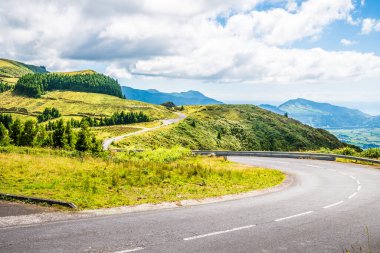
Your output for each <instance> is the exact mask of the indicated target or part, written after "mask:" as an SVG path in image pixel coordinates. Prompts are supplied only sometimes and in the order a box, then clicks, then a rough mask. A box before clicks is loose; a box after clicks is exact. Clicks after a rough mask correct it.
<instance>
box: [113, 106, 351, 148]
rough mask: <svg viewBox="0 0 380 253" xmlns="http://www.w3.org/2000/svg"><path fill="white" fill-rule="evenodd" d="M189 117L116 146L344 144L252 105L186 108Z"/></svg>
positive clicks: (293, 145) (331, 136)
mask: <svg viewBox="0 0 380 253" xmlns="http://www.w3.org/2000/svg"><path fill="white" fill-rule="evenodd" d="M184 113H185V114H187V115H188V117H187V118H186V119H185V120H183V121H181V122H180V123H178V124H175V125H171V126H168V127H164V128H160V129H159V130H156V131H150V132H147V133H143V134H140V135H136V136H131V137H129V138H127V139H124V140H122V141H120V142H118V143H116V144H115V146H117V147H120V148H123V147H134V148H136V149H146V148H156V147H166V148H170V147H173V146H176V145H181V146H184V147H188V148H190V149H203V150H204V149H211V150H215V149H219V150H281V151H299V150H313V149H319V148H321V147H330V148H339V147H343V146H344V144H343V143H342V142H340V141H339V140H338V139H337V138H336V137H335V136H333V135H332V134H330V133H328V132H327V131H325V130H321V129H315V128H312V127H310V126H307V125H304V124H301V123H300V122H298V121H296V120H293V119H290V118H286V117H284V116H281V115H278V114H275V113H271V112H269V111H266V110H263V109H261V108H258V107H256V106H251V105H210V106H191V107H185V111H184Z"/></svg>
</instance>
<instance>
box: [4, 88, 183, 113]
mask: <svg viewBox="0 0 380 253" xmlns="http://www.w3.org/2000/svg"><path fill="white" fill-rule="evenodd" d="M46 107H55V108H57V109H58V110H59V111H60V112H61V114H62V115H64V116H110V115H112V114H113V113H114V112H120V111H126V112H140V111H142V112H143V113H145V114H146V115H148V116H150V117H152V118H153V119H164V118H175V117H177V115H175V114H173V113H172V112H170V111H168V110H167V109H165V108H164V107H163V106H156V105H151V104H147V103H143V102H138V101H133V100H126V99H121V98H117V97H115V96H110V95H104V94H96V93H86V92H73V91H52V92H48V93H47V94H46V95H43V96H42V97H41V98H28V97H22V96H18V95H15V94H13V93H12V92H11V91H7V92H3V93H0V112H7V111H13V112H20V111H21V112H22V113H24V114H29V115H36V114H38V113H41V112H42V111H43V110H44V109H45V108H46Z"/></svg>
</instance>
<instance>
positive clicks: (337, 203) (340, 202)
mask: <svg viewBox="0 0 380 253" xmlns="http://www.w3.org/2000/svg"><path fill="white" fill-rule="evenodd" d="M343 202H344V201H343V200H342V201H339V202H336V203H334V204H331V205H328V206H324V207H323V208H325V209H326V208H330V207H333V206H337V205H340V204H342V203H343Z"/></svg>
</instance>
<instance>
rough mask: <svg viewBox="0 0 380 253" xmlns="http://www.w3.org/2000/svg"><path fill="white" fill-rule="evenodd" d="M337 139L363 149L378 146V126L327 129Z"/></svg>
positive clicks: (379, 132)
mask: <svg viewBox="0 0 380 253" xmlns="http://www.w3.org/2000/svg"><path fill="white" fill-rule="evenodd" d="M328 131H329V132H331V133H332V134H334V135H335V136H336V137H337V138H338V139H339V140H342V141H344V142H346V143H350V144H352V145H356V146H359V147H361V148H363V149H367V148H380V128H379V127H377V128H355V129H329V130H328Z"/></svg>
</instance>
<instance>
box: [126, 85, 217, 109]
mask: <svg viewBox="0 0 380 253" xmlns="http://www.w3.org/2000/svg"><path fill="white" fill-rule="evenodd" d="M121 90H122V92H123V95H124V96H125V97H126V98H128V99H133V100H138V101H143V102H147V103H151V104H162V103H164V102H168V101H171V102H173V103H174V104H175V105H208V104H222V102H220V101H217V100H215V99H212V98H209V97H206V96H205V95H203V94H202V93H200V92H198V91H186V92H173V93H165V92H160V91H158V90H139V89H134V88H131V87H127V86H122V87H121Z"/></svg>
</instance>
